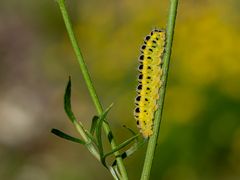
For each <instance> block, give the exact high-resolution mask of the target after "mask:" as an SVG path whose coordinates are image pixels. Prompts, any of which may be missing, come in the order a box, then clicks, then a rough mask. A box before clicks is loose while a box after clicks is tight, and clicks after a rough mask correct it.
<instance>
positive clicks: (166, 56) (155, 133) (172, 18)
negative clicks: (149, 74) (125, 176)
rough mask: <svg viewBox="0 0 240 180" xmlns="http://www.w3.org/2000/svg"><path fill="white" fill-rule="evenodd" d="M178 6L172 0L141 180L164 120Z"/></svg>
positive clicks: (147, 173)
mask: <svg viewBox="0 0 240 180" xmlns="http://www.w3.org/2000/svg"><path fill="white" fill-rule="evenodd" d="M177 6H178V0H170V10H169V17H168V24H167V32H166V33H167V34H166V51H165V54H164V57H163V62H164V63H163V67H162V68H163V76H162V83H163V84H162V86H161V88H160V90H159V97H160V99H159V101H158V110H157V112H156V113H155V118H154V126H153V135H152V136H151V137H150V139H149V143H148V147H147V152H146V157H145V161H144V166H143V171H142V176H141V180H148V179H149V177H150V172H151V168H152V162H153V158H154V153H155V149H156V146H157V139H158V134H159V130H160V124H161V120H162V112H163V105H164V98H165V92H166V87H167V77H168V69H169V64H170V57H171V49H172V42H173V34H174V27H175V20H176V15H177Z"/></svg>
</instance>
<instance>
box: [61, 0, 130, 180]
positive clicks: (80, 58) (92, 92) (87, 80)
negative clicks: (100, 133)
mask: <svg viewBox="0 0 240 180" xmlns="http://www.w3.org/2000/svg"><path fill="white" fill-rule="evenodd" d="M57 3H58V5H59V8H60V10H61V13H62V16H63V20H64V23H65V26H66V29H67V32H68V35H69V38H70V41H71V44H72V47H73V49H74V52H75V54H76V57H77V60H78V63H79V65H80V69H81V71H82V74H83V78H84V80H85V83H86V85H87V88H88V91H89V93H90V96H91V98H92V100H93V103H94V105H95V107H96V109H97V112H98V114H99V115H101V114H102V113H103V108H102V105H101V103H100V100H99V98H98V96H97V94H96V90H95V88H94V86H93V83H92V80H91V77H90V74H89V72H88V69H87V66H86V64H85V62H84V59H83V56H82V53H81V50H80V48H79V46H78V43H77V40H76V37H75V34H74V32H73V28H72V24H71V22H70V19H69V15H68V12H67V9H66V6H65V0H57ZM103 129H104V131H105V133H106V135H107V137H108V140H109V142H110V144H111V148H112V149H115V148H116V147H117V145H116V142H115V140H114V139H113V134H112V132H111V130H110V127H109V125H108V124H107V123H105V122H104V123H103ZM114 155H115V157H116V160H117V165H118V168H119V170H120V172H121V176H122V179H124V180H127V179H128V177H127V172H126V169H125V166H124V164H123V161H122V158H121V156H120V153H119V152H118V151H117V152H115V153H114Z"/></svg>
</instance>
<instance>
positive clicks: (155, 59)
mask: <svg viewBox="0 0 240 180" xmlns="http://www.w3.org/2000/svg"><path fill="white" fill-rule="evenodd" d="M164 50H165V31H164V30H159V29H154V30H153V31H152V32H151V34H150V35H148V36H146V38H145V40H144V44H143V46H142V47H141V55H140V57H139V62H140V65H139V67H138V70H139V72H140V74H139V76H138V81H139V84H138V86H137V97H136V100H135V104H136V108H135V110H134V116H135V118H136V120H137V126H138V128H139V129H140V132H141V134H142V135H143V137H144V138H148V137H150V136H151V135H152V134H153V130H152V129H153V118H154V113H155V111H156V110H157V99H158V98H159V95H158V91H159V88H160V87H161V84H162V82H161V76H162V64H163V61H162V59H163V54H164Z"/></svg>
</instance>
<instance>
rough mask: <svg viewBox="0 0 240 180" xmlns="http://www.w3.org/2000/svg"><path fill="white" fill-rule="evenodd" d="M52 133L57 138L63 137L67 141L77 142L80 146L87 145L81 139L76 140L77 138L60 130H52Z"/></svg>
mask: <svg viewBox="0 0 240 180" xmlns="http://www.w3.org/2000/svg"><path fill="white" fill-rule="evenodd" d="M51 133H53V134H55V135H56V136H58V137H61V138H63V139H66V140H69V141H72V142H76V143H80V144H86V143H85V142H84V141H83V140H81V139H78V138H75V137H72V136H70V135H68V134H66V133H64V132H62V131H60V130H58V129H52V130H51Z"/></svg>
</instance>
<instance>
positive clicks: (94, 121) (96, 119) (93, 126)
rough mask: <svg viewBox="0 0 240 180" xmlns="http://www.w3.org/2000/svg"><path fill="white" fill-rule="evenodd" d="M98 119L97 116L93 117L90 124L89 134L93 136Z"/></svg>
mask: <svg viewBox="0 0 240 180" xmlns="http://www.w3.org/2000/svg"><path fill="white" fill-rule="evenodd" d="M98 119H99V117H98V116H93V118H92V124H91V129H90V133H91V134H94V133H95V130H96V125H97V121H98Z"/></svg>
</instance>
